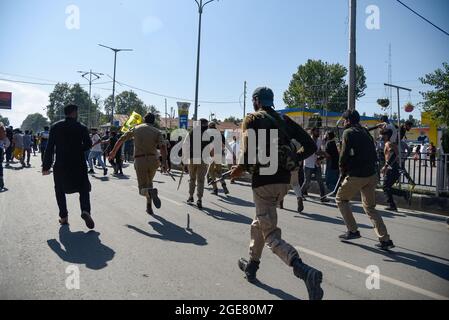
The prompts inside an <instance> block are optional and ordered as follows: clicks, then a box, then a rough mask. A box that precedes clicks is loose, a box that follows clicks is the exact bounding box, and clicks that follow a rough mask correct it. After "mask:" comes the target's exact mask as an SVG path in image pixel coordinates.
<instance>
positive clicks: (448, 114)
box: [419, 62, 449, 126]
mask: <svg viewBox="0 0 449 320" xmlns="http://www.w3.org/2000/svg"><path fill="white" fill-rule="evenodd" d="M419 80H420V81H421V82H422V83H423V84H426V85H429V86H432V87H434V90H430V91H427V92H420V93H421V95H422V96H423V99H424V103H423V106H424V110H425V111H428V112H430V113H431V114H432V117H433V118H434V119H435V120H437V121H438V122H440V123H441V124H444V125H446V126H449V64H448V63H447V62H445V63H443V68H439V69H437V70H435V71H434V72H433V73H429V74H427V75H425V76H424V77H423V78H420V79H419Z"/></svg>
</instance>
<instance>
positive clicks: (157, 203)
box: [148, 188, 161, 209]
mask: <svg viewBox="0 0 449 320" xmlns="http://www.w3.org/2000/svg"><path fill="white" fill-rule="evenodd" d="M148 194H149V196H150V198H151V200H152V201H153V204H154V206H155V207H156V208H157V209H160V208H161V199H159V195H158V190H157V189H156V188H154V189H148Z"/></svg>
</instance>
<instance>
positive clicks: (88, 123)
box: [78, 69, 103, 128]
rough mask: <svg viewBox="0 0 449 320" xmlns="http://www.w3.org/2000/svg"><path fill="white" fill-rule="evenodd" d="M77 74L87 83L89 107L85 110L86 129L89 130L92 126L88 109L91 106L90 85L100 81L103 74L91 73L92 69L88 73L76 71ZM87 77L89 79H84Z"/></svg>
mask: <svg viewBox="0 0 449 320" xmlns="http://www.w3.org/2000/svg"><path fill="white" fill-rule="evenodd" d="M78 73H81V77H83V78H84V79H86V80H87V81H88V82H89V107H88V108H87V127H88V128H90V127H91V125H92V123H91V121H90V114H91V110H90V107H91V106H92V83H93V82H95V81H97V80H98V79H100V76H102V75H103V74H102V73H99V72H92V69H90V71H78ZM87 75H89V78H87V77H86V76H87ZM92 76H94V77H95V79H92Z"/></svg>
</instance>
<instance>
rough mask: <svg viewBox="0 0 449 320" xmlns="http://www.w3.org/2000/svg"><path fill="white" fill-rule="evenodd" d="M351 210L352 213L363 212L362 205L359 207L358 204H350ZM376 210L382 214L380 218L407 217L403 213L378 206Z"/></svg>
mask: <svg viewBox="0 0 449 320" xmlns="http://www.w3.org/2000/svg"><path fill="white" fill-rule="evenodd" d="M351 209H352V212H354V213H360V214H365V210H363V207H359V206H354V205H353V206H351ZM376 210H377V212H379V214H380V215H381V216H382V218H388V219H395V218H397V217H401V218H405V217H407V216H406V215H403V214H401V213H399V212H395V213H393V212H390V211H386V210H382V209H379V206H377V207H376Z"/></svg>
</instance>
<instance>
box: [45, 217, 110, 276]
mask: <svg viewBox="0 0 449 320" xmlns="http://www.w3.org/2000/svg"><path fill="white" fill-rule="evenodd" d="M47 244H48V246H49V247H50V249H51V250H53V252H54V253H56V254H57V255H58V257H59V258H60V259H61V260H64V261H66V262H69V263H73V264H84V265H85V266H86V268H88V269H92V270H100V269H103V268H105V267H107V265H108V261H111V260H112V259H113V258H114V256H115V251H114V250H112V249H111V248H109V247H108V246H106V245H104V244H102V243H101V240H100V233H99V232H96V231H89V232H87V233H85V232H82V231H78V232H71V231H70V227H69V226H61V228H60V229H59V242H58V240H56V239H51V240H48V241H47ZM62 246H64V249H63V248H62Z"/></svg>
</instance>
